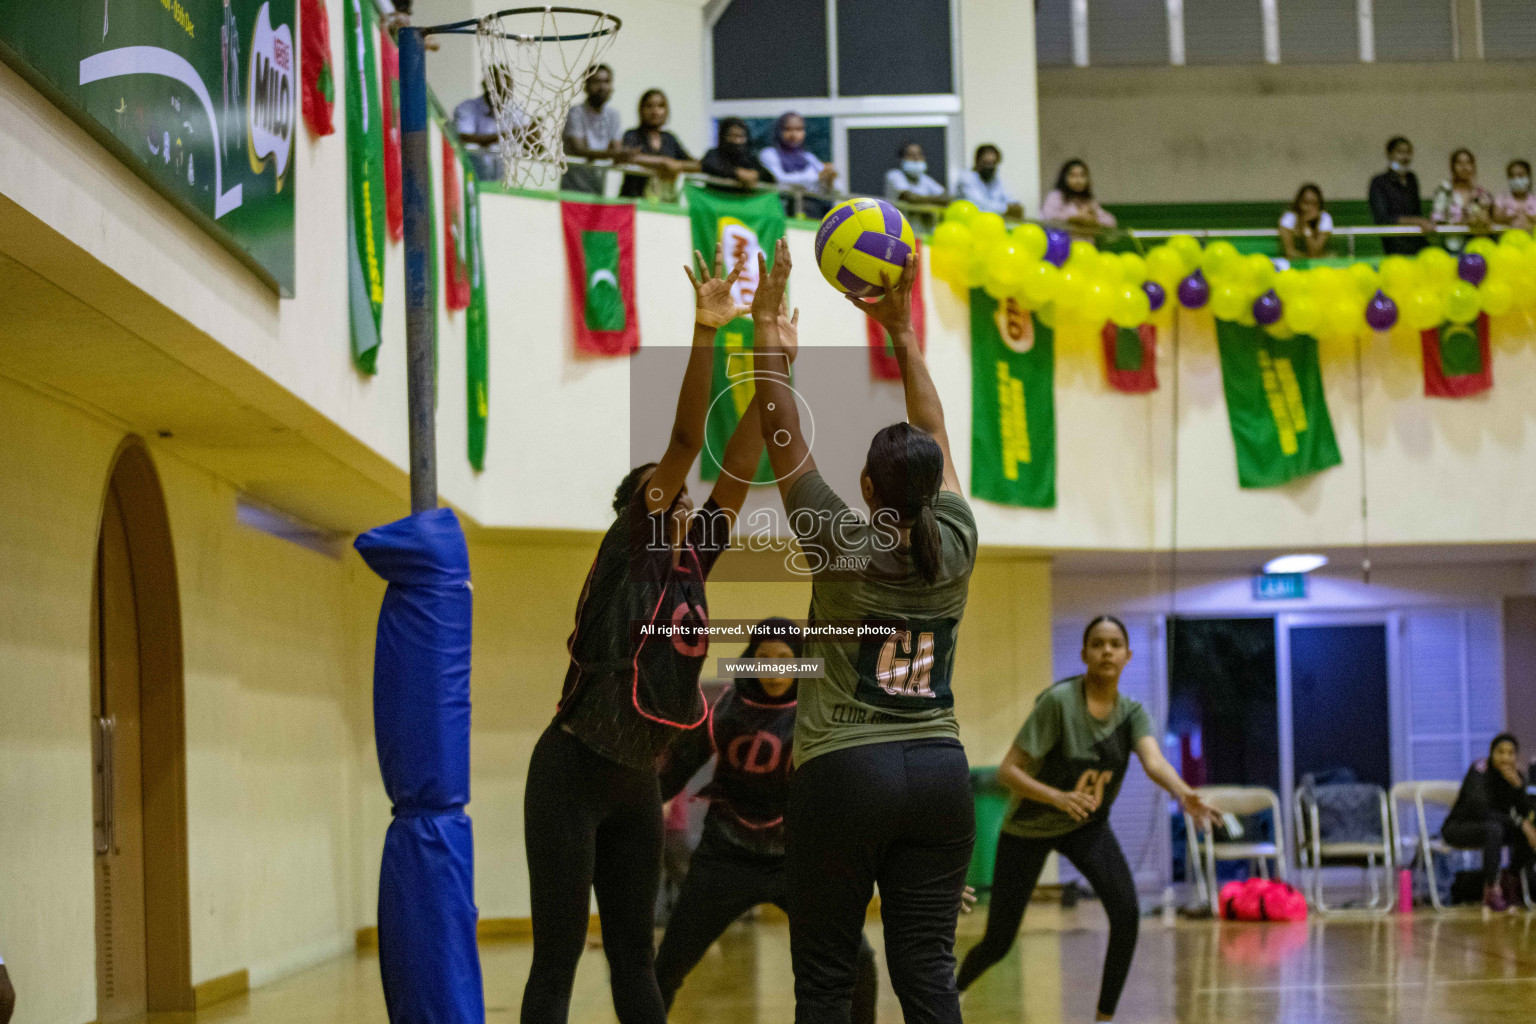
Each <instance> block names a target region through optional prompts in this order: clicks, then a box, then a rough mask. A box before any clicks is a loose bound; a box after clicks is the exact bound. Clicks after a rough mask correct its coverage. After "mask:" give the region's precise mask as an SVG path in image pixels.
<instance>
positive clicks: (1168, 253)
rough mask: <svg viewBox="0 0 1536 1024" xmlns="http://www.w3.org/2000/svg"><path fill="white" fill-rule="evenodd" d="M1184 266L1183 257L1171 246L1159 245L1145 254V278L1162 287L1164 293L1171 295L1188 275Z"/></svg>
mask: <svg viewBox="0 0 1536 1024" xmlns="http://www.w3.org/2000/svg"><path fill="white" fill-rule="evenodd" d="M1190 241H1194V239H1190ZM1185 266H1186V265H1185V263H1184V257H1183V256H1181V255H1179V253H1178V251H1177V250H1175V249H1174V248H1173V246H1171V245H1159V246H1157V247H1156V248H1154V249H1152V251H1151V252H1148V253H1147V277H1148V278H1149V279H1150V280H1153V281H1156V282H1157V283H1158V284H1160V285H1162V286H1163V290H1164V291H1166V292H1170V293H1171V292H1172V291H1173V290H1174V289H1175V288H1177V287H1178V285H1179V281H1181V280H1182V279H1183V278H1184V276H1185V275H1186V274H1188V273H1189V271H1188V270H1186V269H1185Z"/></svg>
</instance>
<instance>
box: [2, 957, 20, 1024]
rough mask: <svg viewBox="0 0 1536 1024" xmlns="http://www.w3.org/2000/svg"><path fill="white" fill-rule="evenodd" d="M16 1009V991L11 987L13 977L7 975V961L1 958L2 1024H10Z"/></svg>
mask: <svg viewBox="0 0 1536 1024" xmlns="http://www.w3.org/2000/svg"><path fill="white" fill-rule="evenodd" d="M15 1009H16V990H15V989H14V988H12V987H11V976H10V975H9V974H8V973H6V970H5V960H4V958H0V1024H10V1020H11V1012H12V1011H13V1010H15Z"/></svg>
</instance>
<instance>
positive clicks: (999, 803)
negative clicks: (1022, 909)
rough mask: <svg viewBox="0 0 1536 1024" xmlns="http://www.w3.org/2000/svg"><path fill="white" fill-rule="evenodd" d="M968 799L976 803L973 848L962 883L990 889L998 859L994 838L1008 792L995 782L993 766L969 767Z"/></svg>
mask: <svg viewBox="0 0 1536 1024" xmlns="http://www.w3.org/2000/svg"><path fill="white" fill-rule="evenodd" d="M971 798H972V799H973V800H974V801H975V803H976V848H975V849H974V850H972V851H971V868H970V871H969V872H967V873H966V876H965V884H966V885H969V886H970V887H971V888H973V889H975V890H976V891H977V892H978V893H987V892H991V890H992V871H993V869H994V867H995V866H996V862H997V837H998V835H999V834H1000V833H1001V832H1002V831H1003V816H1004V815H1005V814H1006V813H1007V812H1008V799H1009V793H1008V790H1007V789H1005V788H1004V787H1003V786H1002V784H1001V783H999V782H998V781H997V769H996V768H972V769H971Z"/></svg>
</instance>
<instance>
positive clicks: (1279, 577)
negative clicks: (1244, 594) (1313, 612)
mask: <svg viewBox="0 0 1536 1024" xmlns="http://www.w3.org/2000/svg"><path fill="white" fill-rule="evenodd" d="M1306 596H1307V574H1306V573H1303V572H1266V573H1260V574H1259V575H1257V576H1255V577H1254V578H1253V599H1254V600H1255V601H1298V600H1301V599H1302V598H1304V597H1306Z"/></svg>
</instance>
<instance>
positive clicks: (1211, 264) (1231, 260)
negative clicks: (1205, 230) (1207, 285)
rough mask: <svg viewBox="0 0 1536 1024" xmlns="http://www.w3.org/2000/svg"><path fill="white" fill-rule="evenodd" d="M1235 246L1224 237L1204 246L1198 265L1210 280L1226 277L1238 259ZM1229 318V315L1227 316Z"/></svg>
mask: <svg viewBox="0 0 1536 1024" xmlns="http://www.w3.org/2000/svg"><path fill="white" fill-rule="evenodd" d="M1239 258H1240V257H1239V254H1238V251H1237V246H1235V245H1233V244H1232V243H1231V242H1229V241H1227V240H1226V239H1224V238H1222V239H1217V240H1216V241H1214V242H1212V243H1211V244H1210V245H1208V246H1206V247H1205V252H1204V254H1203V255H1202V256H1201V259H1200V266H1201V267H1202V268H1204V270H1205V276H1206V277H1207V278H1209V279H1210V280H1212V281H1215V280H1217V279H1218V278H1223V277H1226V276H1227V274H1229V273H1230V272H1231V271H1232V269H1233V268H1234V266H1235V264H1236V263H1237V261H1238V259H1239ZM1228 319H1230V317H1229V318H1228Z"/></svg>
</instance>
